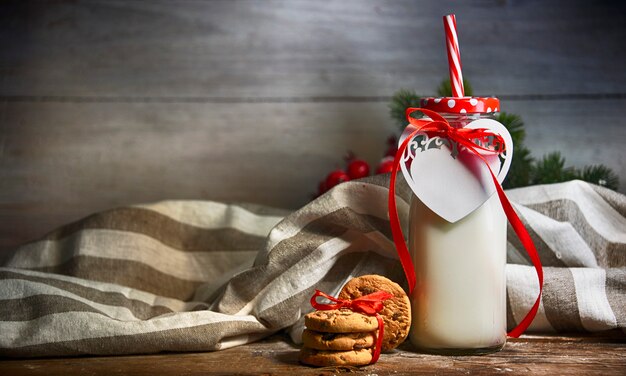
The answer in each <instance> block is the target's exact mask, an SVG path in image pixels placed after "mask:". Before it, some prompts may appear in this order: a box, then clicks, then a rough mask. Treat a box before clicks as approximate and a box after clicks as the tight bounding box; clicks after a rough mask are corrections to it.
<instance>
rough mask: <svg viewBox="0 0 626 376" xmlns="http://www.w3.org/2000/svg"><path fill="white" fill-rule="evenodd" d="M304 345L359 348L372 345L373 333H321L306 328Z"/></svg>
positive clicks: (323, 347) (345, 349) (303, 338)
mask: <svg viewBox="0 0 626 376" xmlns="http://www.w3.org/2000/svg"><path fill="white" fill-rule="evenodd" d="M302 341H303V342H304V346H306V347H308V348H311V349H316V350H342V351H347V350H361V349H368V348H370V347H372V346H374V333H372V332H369V333H323V332H316V331H313V330H309V329H306V330H305V331H304V332H303V333H302Z"/></svg>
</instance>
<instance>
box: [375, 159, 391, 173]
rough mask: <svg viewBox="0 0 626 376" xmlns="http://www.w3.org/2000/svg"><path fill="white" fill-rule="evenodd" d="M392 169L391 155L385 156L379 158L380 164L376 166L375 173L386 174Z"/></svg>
mask: <svg viewBox="0 0 626 376" xmlns="http://www.w3.org/2000/svg"><path fill="white" fill-rule="evenodd" d="M392 171H393V157H385V158H383V159H381V160H380V164H379V165H378V167H377V168H376V173H377V174H386V173H388V172H392Z"/></svg>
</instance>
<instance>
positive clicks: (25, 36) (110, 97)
mask: <svg viewBox="0 0 626 376" xmlns="http://www.w3.org/2000/svg"><path fill="white" fill-rule="evenodd" d="M449 12H455V13H456V14H457V19H458V27H459V32H460V36H459V38H460V43H461V54H462V58H463V66H464V73H465V76H466V77H467V78H468V79H469V80H470V81H471V83H472V84H473V86H474V89H475V92H476V93H477V94H481V95H490V94H497V95H498V96H500V97H501V98H502V99H503V105H502V108H503V109H504V110H506V111H510V112H514V113H518V114H520V115H522V116H523V118H524V120H525V121H526V124H527V132H528V137H529V139H531V140H532V143H531V145H530V146H531V148H532V150H533V151H534V153H535V154H537V155H541V154H543V153H545V152H548V151H551V150H555V149H558V150H561V151H562V152H563V154H564V155H565V156H566V157H567V160H568V162H569V163H571V164H572V165H576V166H581V165H584V164H590V163H604V164H606V165H608V166H610V167H611V168H613V169H614V170H615V171H616V172H617V173H618V174H619V175H620V177H621V181H622V185H621V187H620V190H621V192H624V191H625V190H626V164H625V163H624V161H623V159H624V157H625V156H626V155H625V153H624V145H625V144H626V121H625V120H624V119H626V95H625V94H624V93H626V89H625V87H626V74H625V72H624V69H625V67H626V52H625V49H624V41H625V40H626V27H625V25H626V6H625V5H624V2H620V1H590V0H584V1H583V0H571V1H525V0H473V1H462V2H461V1H374V0H366V1H355V0H338V1H315V0H311V1H300V0H296V1H253V0H233V1H115V0H111V1H3V2H2V3H1V4H0V46H1V47H0V249H6V248H9V247H12V246H14V245H16V244H19V243H21V242H24V241H26V240H30V239H33V238H36V237H38V236H41V235H43V234H44V233H45V232H47V231H48V230H50V229H52V228H53V227H55V226H58V225H60V224H62V223H65V222H68V221H71V220H75V219H78V218H80V217H82V216H84V215H87V214H90V213H92V212H94V211H98V210H103V209H106V208H110V207H114V206H119V205H124V204H129V203H137V202H148V201H155V200H161V199H212V200H228V201H249V202H256V203H261V204H267V205H273V206H278V207H286V208H297V207H299V206H301V205H303V204H305V203H306V202H307V201H308V200H309V197H310V194H311V193H312V192H313V191H315V189H316V186H317V182H318V181H319V180H320V179H321V178H322V177H323V176H324V175H325V174H326V173H327V172H328V171H330V170H331V169H332V168H333V167H335V166H339V165H340V164H341V163H342V161H341V156H342V155H343V154H344V153H345V151H346V149H351V150H353V151H354V152H356V153H357V154H358V155H360V156H362V157H365V158H366V159H367V160H369V161H370V162H371V163H376V162H377V161H378V159H379V158H380V156H381V154H382V153H383V150H384V148H385V139H386V137H387V136H388V135H389V134H390V133H392V132H393V131H394V130H395V128H394V126H393V124H392V122H391V121H390V120H389V117H388V114H387V103H388V100H389V96H390V95H392V94H393V92H395V91H396V90H397V89H399V88H403V87H404V88H412V89H416V90H417V91H418V92H420V93H424V94H434V92H435V89H436V87H437V85H438V84H439V82H440V81H441V80H442V79H443V78H445V77H446V74H447V68H446V63H447V62H446V56H445V50H444V42H443V41H444V37H443V29H442V21H441V16H442V15H444V14H446V13H449Z"/></svg>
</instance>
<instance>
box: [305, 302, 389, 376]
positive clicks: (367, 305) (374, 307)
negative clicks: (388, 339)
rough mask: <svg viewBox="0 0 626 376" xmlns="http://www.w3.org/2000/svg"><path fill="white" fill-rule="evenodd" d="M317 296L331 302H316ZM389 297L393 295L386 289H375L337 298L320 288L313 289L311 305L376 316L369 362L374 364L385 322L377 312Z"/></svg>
mask: <svg viewBox="0 0 626 376" xmlns="http://www.w3.org/2000/svg"><path fill="white" fill-rule="evenodd" d="M318 297H323V298H326V299H328V300H330V301H331V302H333V303H330V304H325V303H318V302H317V298H318ZM390 298H393V295H392V294H390V293H388V292H387V291H376V292H374V293H371V294H368V295H364V296H362V297H360V298H356V299H354V300H350V299H337V298H334V297H332V296H330V295H328V294H326V293H323V292H321V291H320V290H315V294H313V296H312V297H311V305H312V306H313V308H315V309H317V310H321V311H328V310H331V309H342V308H345V309H349V310H351V311H353V312H358V313H363V314H366V315H368V316H376V320H377V321H378V334H376V335H375V337H376V344H375V345H374V353H373V354H372V361H371V362H370V364H374V363H376V362H377V361H378V358H379V357H380V348H381V346H382V343H383V336H384V335H385V323H384V322H383V318H382V317H381V316H380V315H379V314H378V312H380V311H381V310H382V309H383V307H384V305H383V302H384V301H385V300H387V299H390Z"/></svg>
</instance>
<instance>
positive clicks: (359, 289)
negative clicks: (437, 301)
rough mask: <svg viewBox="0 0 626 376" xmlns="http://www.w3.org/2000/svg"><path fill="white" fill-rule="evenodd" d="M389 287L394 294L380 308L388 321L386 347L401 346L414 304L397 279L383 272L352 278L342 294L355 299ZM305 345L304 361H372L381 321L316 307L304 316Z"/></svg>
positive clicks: (358, 363) (325, 363) (329, 363)
mask: <svg viewBox="0 0 626 376" xmlns="http://www.w3.org/2000/svg"><path fill="white" fill-rule="evenodd" d="M381 290H382V291H387V292H388V293H390V294H392V295H393V298H391V299H387V300H385V301H384V302H383V309H382V310H381V311H380V312H379V315H380V316H381V317H382V319H383V322H384V324H385V328H384V329H385V330H384V336H383V341H382V345H381V350H382V351H389V350H391V349H394V348H396V347H398V346H399V345H400V344H401V343H402V342H403V341H404V340H405V339H406V337H407V336H408V334H409V329H410V327H411V304H410V301H409V298H408V297H407V295H406V293H405V292H404V290H403V289H402V287H400V286H399V285H398V284H397V283H395V282H393V281H391V280H389V279H387V278H385V277H383V276H380V275H365V276H361V277H358V278H354V279H351V280H350V281H349V282H348V283H346V285H345V286H344V287H343V289H342V290H341V292H340V294H339V296H338V298H339V299H342V300H354V299H357V298H360V297H362V296H365V295H369V294H371V293H374V292H376V291H381ZM304 324H305V325H306V327H307V329H305V330H304V332H303V333H302V341H303V342H304V347H303V348H302V350H301V352H300V361H301V362H302V363H304V364H308V365H313V366H342V365H351V366H361V365H366V364H369V363H370V362H371V361H372V354H373V351H374V342H375V334H376V333H377V330H378V321H377V320H376V317H374V316H367V315H363V314H360V313H356V312H352V311H350V310H347V309H340V310H327V311H315V312H311V313H309V314H307V315H306V316H305V317H304Z"/></svg>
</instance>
